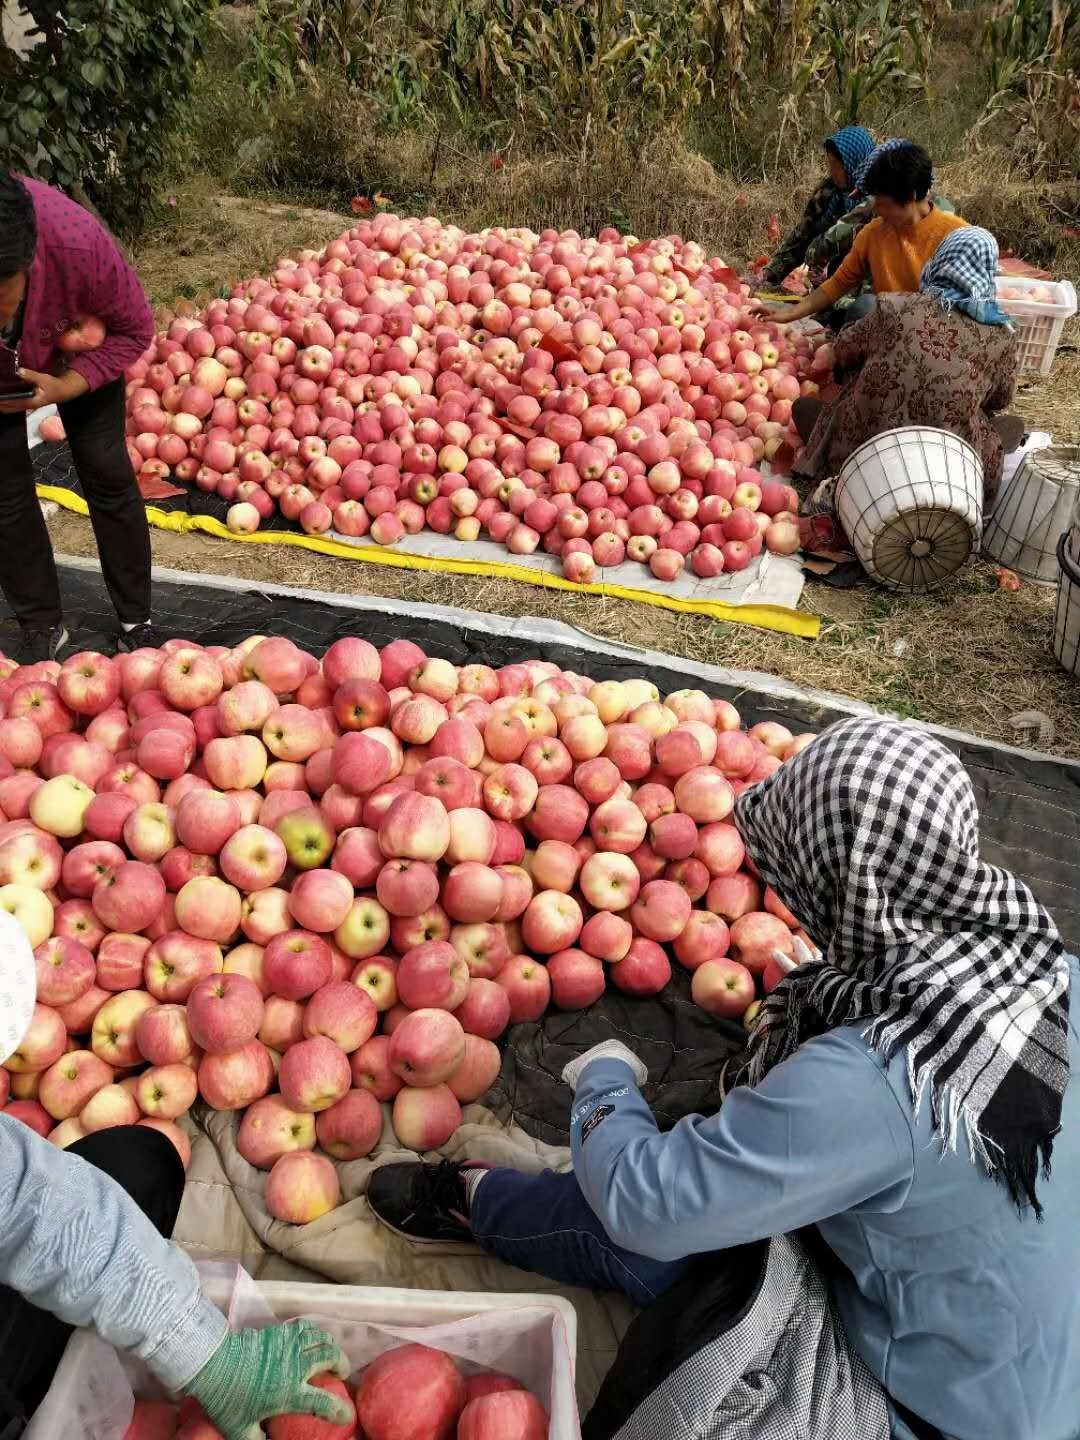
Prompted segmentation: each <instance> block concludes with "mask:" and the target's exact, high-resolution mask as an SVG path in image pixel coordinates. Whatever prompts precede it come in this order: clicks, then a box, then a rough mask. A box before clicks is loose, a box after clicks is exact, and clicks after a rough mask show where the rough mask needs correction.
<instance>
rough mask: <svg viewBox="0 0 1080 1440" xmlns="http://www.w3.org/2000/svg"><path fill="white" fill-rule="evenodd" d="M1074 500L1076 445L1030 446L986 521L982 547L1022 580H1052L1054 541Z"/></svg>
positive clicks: (1077, 493) (1079, 476)
mask: <svg viewBox="0 0 1080 1440" xmlns="http://www.w3.org/2000/svg"><path fill="white" fill-rule="evenodd" d="M1078 500H1080V450H1078V449H1075V448H1068V449H1065V448H1061V447H1058V448H1053V447H1051V448H1048V449H1045V450H1033V451H1031V453H1030V454H1029V455H1026V456H1025V457H1024V459H1023V461H1022V462H1021V464H1020V465H1019V466H1018V468H1017V470H1016V473H1015V475H1014V476H1013V477H1012V479H1011V480H1010V481H1009V483H1008V484H1007V486H1006V487H1005V489H1004V491H1003V492H1002V494H1001V495H1000V497H999V499H998V503H997V505H996V506H995V507H994V513H993V514H992V515H991V517H990V519H989V520H988V521H987V522H986V532H985V534H984V535H983V545H982V548H983V553H984V554H986V555H989V556H990V557H991V558H992V559H994V560H996V561H997V562H998V563H999V564H1000V565H1007V566H1008V567H1009V569H1010V570H1015V571H1016V573H1017V574H1018V575H1022V576H1023V577H1024V579H1025V580H1032V581H1034V582H1035V583H1036V584H1037V585H1056V584H1057V583H1058V577H1059V575H1060V574H1061V567H1060V566H1059V564H1058V541H1059V540H1060V539H1061V537H1062V535H1063V534H1064V533H1065V532H1066V530H1068V529H1069V527H1070V525H1072V524H1073V522H1074V518H1075V515H1076V510H1077V502H1078ZM1074 558H1075V557H1074Z"/></svg>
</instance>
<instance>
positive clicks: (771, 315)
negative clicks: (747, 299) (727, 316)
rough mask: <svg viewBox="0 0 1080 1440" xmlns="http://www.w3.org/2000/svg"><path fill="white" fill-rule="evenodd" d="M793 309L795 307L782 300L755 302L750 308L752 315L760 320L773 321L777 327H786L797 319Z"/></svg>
mask: <svg viewBox="0 0 1080 1440" xmlns="http://www.w3.org/2000/svg"><path fill="white" fill-rule="evenodd" d="M793 309H794V306H792V305H787V304H785V303H784V302H783V301H781V300H773V301H769V300H755V301H754V302H753V304H752V305H751V306H750V314H751V315H753V316H754V317H755V318H756V319H759V320H772V321H773V322H774V323H775V324H777V325H786V324H787V323H788V322H789V321H790V320H793V319H796V318H797V317H796V316H793V315H792V313H791V312H792V310H793Z"/></svg>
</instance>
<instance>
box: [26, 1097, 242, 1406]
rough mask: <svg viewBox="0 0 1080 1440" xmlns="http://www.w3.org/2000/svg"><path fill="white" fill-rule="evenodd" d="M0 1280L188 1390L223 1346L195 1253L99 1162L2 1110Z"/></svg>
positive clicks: (221, 1323) (171, 1385)
mask: <svg viewBox="0 0 1080 1440" xmlns="http://www.w3.org/2000/svg"><path fill="white" fill-rule="evenodd" d="M0 1282H2V1283H3V1284H5V1285H9V1286H10V1287H11V1288H12V1289H13V1290H16V1291H18V1292H19V1294H20V1295H23V1296H25V1298H26V1299H27V1300H29V1301H31V1302H32V1303H33V1304H34V1305H37V1306H39V1307H40V1308H41V1309H42V1310H48V1311H50V1312H51V1313H52V1314H53V1315H58V1316H59V1317H60V1319H61V1320H66V1321H67V1322H68V1324H70V1325H92V1326H94V1328H95V1329H96V1330H97V1332H98V1334H99V1335H101V1336H102V1338H103V1339H105V1340H108V1341H109V1342H110V1343H111V1344H113V1345H115V1346H117V1347H118V1348H119V1349H122V1350H130V1351H132V1352H133V1353H134V1354H136V1355H138V1356H139V1357H140V1359H142V1360H145V1361H146V1363H147V1365H148V1366H149V1367H150V1369H151V1370H152V1371H153V1372H154V1374H155V1375H156V1376H157V1377H158V1379H159V1380H160V1381H161V1382H162V1384H163V1385H165V1386H166V1387H167V1388H168V1389H170V1390H179V1389H182V1388H183V1387H184V1386H185V1385H187V1383H188V1382H189V1381H190V1380H191V1379H193V1378H194V1376H196V1375H197V1374H198V1373H199V1371H200V1370H201V1369H202V1367H203V1366H204V1365H205V1364H206V1362H207V1360H209V1358H210V1356H211V1355H212V1354H213V1352H214V1351H215V1350H216V1349H217V1347H218V1345H219V1344H220V1343H221V1340H222V1339H223V1337H224V1335H225V1331H226V1328H227V1327H226V1323H225V1317H224V1315H222V1313H221V1311H220V1310H218V1309H217V1307H216V1306H215V1305H212V1304H211V1303H210V1301H209V1300H204V1299H203V1296H202V1292H201V1290H200V1288H199V1277H198V1275H197V1274H196V1271H195V1267H194V1265H193V1264H192V1263H191V1261H190V1260H189V1259H188V1257H187V1256H186V1255H185V1254H184V1253H183V1252H182V1251H181V1250H178V1249H177V1248H176V1246H175V1245H172V1244H170V1243H169V1241H168V1240H164V1239H162V1237H161V1236H160V1235H159V1234H158V1232H157V1230H156V1229H155V1228H154V1226H153V1225H152V1224H151V1222H150V1221H149V1220H148V1219H147V1218H146V1216H145V1215H144V1214H143V1213H142V1211H141V1210H140V1209H139V1208H138V1206H137V1205H136V1204H135V1203H134V1202H133V1201H132V1200H131V1199H130V1198H129V1196H128V1195H127V1194H126V1193H125V1192H124V1191H123V1190H122V1189H121V1188H120V1186H119V1185H117V1184H116V1182H115V1181H114V1180H111V1179H110V1178H109V1176H107V1175H105V1174H103V1173H102V1172H101V1171H100V1170H97V1169H95V1168H94V1166H93V1165H89V1164H87V1162H86V1161H85V1160H81V1159H80V1158H79V1157H78V1156H77V1155H69V1154H68V1152H67V1151H66V1150H58V1149H57V1148H56V1146H55V1145H50V1144H49V1142H48V1141H47V1140H42V1138H41V1136H40V1135H37V1134H35V1133H34V1131H33V1130H31V1129H29V1128H28V1127H27V1126H26V1125H23V1124H21V1123H20V1122H19V1121H18V1120H13V1119H11V1117H10V1116H8V1115H0Z"/></svg>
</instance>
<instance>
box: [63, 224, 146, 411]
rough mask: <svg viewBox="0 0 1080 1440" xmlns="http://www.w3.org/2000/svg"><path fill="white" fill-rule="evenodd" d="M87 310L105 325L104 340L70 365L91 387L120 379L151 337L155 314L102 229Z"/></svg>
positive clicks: (116, 248) (96, 388) (115, 247)
mask: <svg viewBox="0 0 1080 1440" xmlns="http://www.w3.org/2000/svg"><path fill="white" fill-rule="evenodd" d="M89 288H90V294H89V296H88V297H87V301H86V313H87V314H90V315H96V316H97V317H98V319H99V320H102V321H103V322H104V324H105V339H104V340H103V341H102V343H101V344H100V345H99V346H98V348H97V349H96V350H86V351H84V352H83V353H82V354H81V355H76V356H74V358H73V359H72V360H71V363H70V366H69V368H70V369H72V370H77V371H78V372H79V374H80V375H82V376H84V377H85V379H86V381H87V383H88V384H89V386H90V389H91V390H100V389H101V387H102V386H103V385H108V384H109V383H110V382H111V381H113V380H119V379H120V378H121V377H122V376H123V374H124V372H125V371H126V370H127V369H128V368H129V367H130V366H131V365H134V363H135V361H136V360H138V359H139V357H140V355H142V353H143V351H144V350H145V349H146V347H147V346H148V345H149V344H150V341H151V340H152V339H153V338H154V314H153V311H152V310H151V308H150V302H149V300H148V299H147V298H146V291H145V290H144V289H143V287H142V284H141V282H140V280H139V277H138V276H137V275H136V274H135V271H134V270H133V269H132V268H131V266H130V265H129V264H128V262H127V261H126V260H125V259H124V257H123V255H122V254H121V253H120V250H119V248H118V246H117V244H116V242H115V240H113V238H112V236H111V235H109V234H108V233H107V232H106V231H105V230H102V231H101V233H100V236H99V238H98V244H97V252H96V254H95V256H94V279H93V282H92V283H91V285H90V287H89Z"/></svg>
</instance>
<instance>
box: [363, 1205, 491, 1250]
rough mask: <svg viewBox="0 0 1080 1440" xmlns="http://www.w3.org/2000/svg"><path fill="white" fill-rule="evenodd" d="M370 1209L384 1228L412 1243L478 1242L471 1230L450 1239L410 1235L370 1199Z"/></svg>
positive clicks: (455, 1243)
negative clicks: (377, 1208)
mask: <svg viewBox="0 0 1080 1440" xmlns="http://www.w3.org/2000/svg"><path fill="white" fill-rule="evenodd" d="M368 1209H369V1210H370V1211H371V1213H372V1215H374V1217H375V1219H376V1220H377V1221H378V1222H379V1224H380V1225H381V1226H382V1227H383V1229H384V1230H389V1231H390V1233H391V1235H397V1236H399V1237H400V1238H401V1239H402V1240H408V1242H409V1244H410V1245H470V1246H472V1245H475V1244H476V1241H475V1240H474V1239H473V1238H472V1235H471V1234H470V1232H469V1231H468V1230H463V1231H462V1232H461V1238H460V1239H459V1240H450V1239H442V1240H430V1239H428V1238H427V1237H426V1236H420V1235H410V1234H409V1232H408V1231H407V1230H402V1229H400V1228H399V1227H398V1226H397V1225H394V1224H392V1223H391V1222H390V1221H389V1220H387V1219H386V1217H385V1216H383V1215H380V1214H379V1212H378V1210H376V1209H375V1207H374V1205H372V1203H371V1202H370V1200H369V1201H368Z"/></svg>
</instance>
